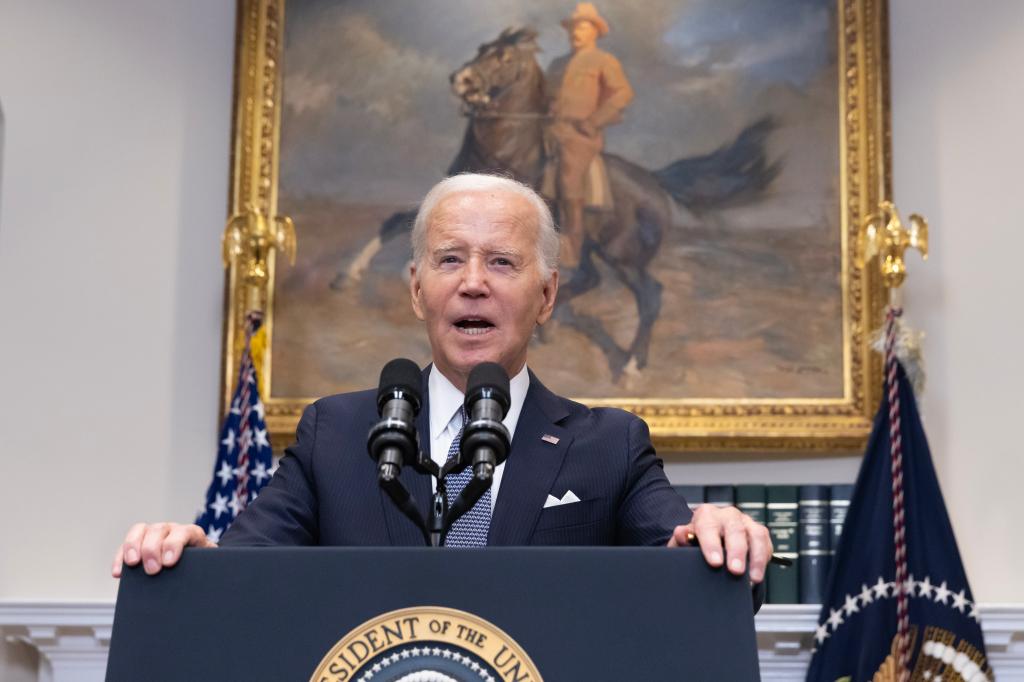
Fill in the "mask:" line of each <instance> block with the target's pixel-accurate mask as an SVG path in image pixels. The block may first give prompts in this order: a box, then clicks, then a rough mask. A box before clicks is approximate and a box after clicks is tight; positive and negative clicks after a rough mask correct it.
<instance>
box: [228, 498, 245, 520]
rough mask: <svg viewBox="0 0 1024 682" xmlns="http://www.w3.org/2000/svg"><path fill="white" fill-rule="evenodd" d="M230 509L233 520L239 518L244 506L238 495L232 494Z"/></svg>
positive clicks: (229, 503)
mask: <svg viewBox="0 0 1024 682" xmlns="http://www.w3.org/2000/svg"><path fill="white" fill-rule="evenodd" d="M228 507H230V508H231V518H234V517H236V516H238V514H239V512H241V511H242V508H243V505H242V502H241V500H239V499H238V493H237V492H233V493H231V501H230V502H228Z"/></svg>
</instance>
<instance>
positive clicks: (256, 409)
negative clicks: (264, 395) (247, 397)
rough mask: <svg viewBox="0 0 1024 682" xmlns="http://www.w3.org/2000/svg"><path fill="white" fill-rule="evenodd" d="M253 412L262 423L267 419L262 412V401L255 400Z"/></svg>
mask: <svg viewBox="0 0 1024 682" xmlns="http://www.w3.org/2000/svg"><path fill="white" fill-rule="evenodd" d="M252 409H253V411H254V412H255V413H256V414H258V415H259V417H260V421H264V420H265V419H266V418H267V417H266V415H265V413H264V411H263V401H262V400H257V401H256V404H255V405H253V406H252Z"/></svg>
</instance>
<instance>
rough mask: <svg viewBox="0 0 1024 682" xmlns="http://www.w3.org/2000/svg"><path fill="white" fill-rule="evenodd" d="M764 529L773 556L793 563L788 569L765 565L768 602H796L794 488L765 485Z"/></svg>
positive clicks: (798, 574)
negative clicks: (766, 515) (766, 518)
mask: <svg viewBox="0 0 1024 682" xmlns="http://www.w3.org/2000/svg"><path fill="white" fill-rule="evenodd" d="M767 492H768V494H767V498H768V530H769V531H771V534H772V545H774V548H775V553H776V554H778V555H779V556H783V557H785V558H787V559H792V560H793V565H792V566H788V567H786V566H779V565H777V564H768V603H769V604H798V603H799V602H800V564H799V561H798V560H799V545H798V539H797V526H798V521H799V517H798V515H797V512H798V508H799V506H798V495H797V487H796V486H795V485H770V486H768V491H767Z"/></svg>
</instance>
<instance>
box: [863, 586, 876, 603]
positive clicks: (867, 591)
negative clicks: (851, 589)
mask: <svg viewBox="0 0 1024 682" xmlns="http://www.w3.org/2000/svg"><path fill="white" fill-rule="evenodd" d="M873 601H875V598H874V596H873V595H872V594H871V588H870V587H868V586H867V585H865V584H864V583H861V584H860V604H861V606H867V605H868V604H870V603H871V602H873Z"/></svg>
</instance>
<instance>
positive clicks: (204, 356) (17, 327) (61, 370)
mask: <svg viewBox="0 0 1024 682" xmlns="http://www.w3.org/2000/svg"><path fill="white" fill-rule="evenodd" d="M234 16H235V3H234V2H233V0H219V1H218V2H211V1H210V0H189V1H185V2H158V1H156V0H147V1H146V2H133V3H125V2H117V1H116V0H96V1H93V2H75V1H73V0H63V1H60V2H58V1H50V2H24V1H23V0H22V1H19V0H0V101H2V102H3V108H4V114H5V120H6V123H5V128H6V132H5V138H6V139H5V144H4V149H3V154H4V157H5V158H4V160H3V183H4V186H3V189H2V191H3V199H2V201H0V211H2V213H0V325H2V334H0V449H2V457H3V463H4V466H3V467H2V469H0V491H2V492H0V538H2V549H0V600H3V599H22V600H30V599H31V600H35V599H39V600H43V599H52V600H87V599H104V600H109V599H112V598H113V597H114V594H115V590H116V583H115V582H114V581H113V580H111V579H110V577H109V565H110V560H111V558H112V553H113V549H114V548H115V546H116V544H117V542H118V540H119V538H120V537H121V536H122V535H123V533H124V531H125V529H126V528H127V526H128V524H129V523H130V522H131V521H132V520H138V519H151V520H152V519H160V518H177V519H189V518H190V516H191V515H192V513H193V511H194V509H195V508H197V507H198V506H200V505H201V503H202V495H203V492H204V490H205V486H206V485H207V483H208V478H209V476H210V473H211V471H212V466H213V465H212V459H211V457H212V454H213V452H214V451H215V450H214V448H215V446H216V426H217V425H216V420H217V392H218V371H219V366H220V360H219V351H218V347H219V343H220V324H221V301H222V298H221V292H222V277H223V275H222V272H221V267H220V263H219V255H218V245H219V244H218V239H219V236H220V230H221V228H222V226H223V221H224V216H225V212H226V206H227V192H228V173H229V169H228V154H229V151H230V142H229V138H230V125H231V86H232V68H233V50H234V38H233V34H234Z"/></svg>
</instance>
